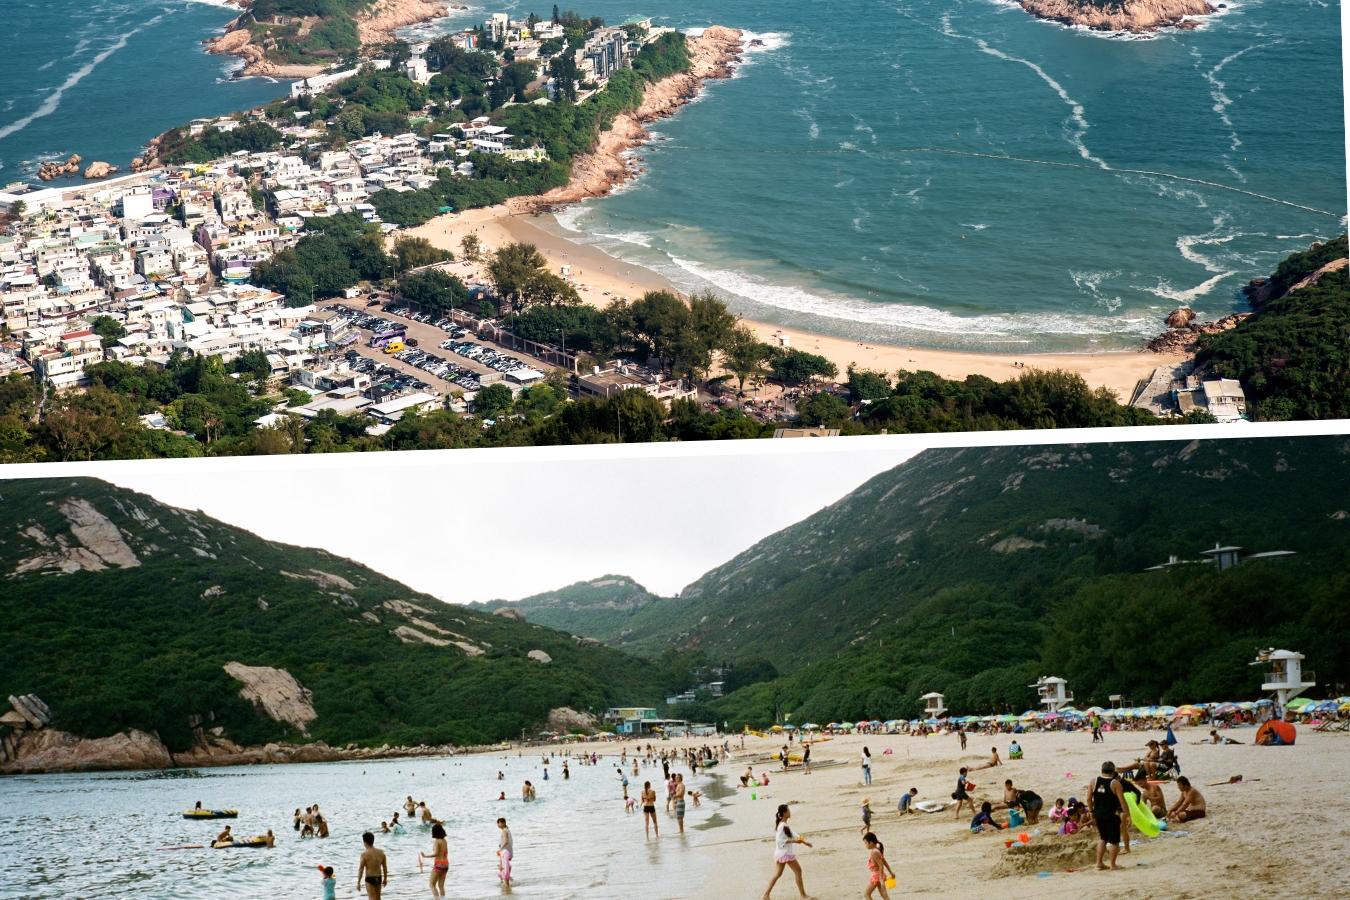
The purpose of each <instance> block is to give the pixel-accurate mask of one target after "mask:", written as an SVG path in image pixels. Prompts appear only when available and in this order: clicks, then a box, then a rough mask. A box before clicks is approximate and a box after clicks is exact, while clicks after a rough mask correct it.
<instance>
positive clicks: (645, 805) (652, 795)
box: [642, 781, 661, 837]
mask: <svg viewBox="0 0 1350 900" xmlns="http://www.w3.org/2000/svg"><path fill="white" fill-rule="evenodd" d="M649 824H650V825H651V828H652V831H655V832H656V836H657V837H660V836H661V829H660V827H659V826H658V825H657V824H656V791H654V790H652V783H651V782H650V781H644V782H642V833H643V834H644V835H647V837H651V835H650V834H648V833H647V826H648V825H649Z"/></svg>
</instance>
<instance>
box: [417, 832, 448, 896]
mask: <svg viewBox="0 0 1350 900" xmlns="http://www.w3.org/2000/svg"><path fill="white" fill-rule="evenodd" d="M424 859H430V860H431V896H433V897H444V896H445V876H446V875H447V874H448V873H449V872H450V850H449V846H448V845H447V844H446V842H445V829H444V828H442V827H441V826H440V825H432V826H431V855H430V856H427V855H426V854H425V853H423V852H421V851H420V850H419V851H418V853H417V864H418V866H421V864H422V860H424Z"/></svg>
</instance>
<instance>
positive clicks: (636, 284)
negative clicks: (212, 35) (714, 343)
mask: <svg viewBox="0 0 1350 900" xmlns="http://www.w3.org/2000/svg"><path fill="white" fill-rule="evenodd" d="M532 217H533V216H531V215H526V214H522V213H520V212H514V211H512V210H511V209H510V208H509V203H508V204H507V205H505V206H493V207H484V208H480V209H472V210H469V211H467V212H464V213H459V214H455V213H449V214H446V215H443V216H437V217H436V218H434V219H432V220H431V221H429V222H427V223H426V224H425V225H421V226H418V227H417V228H409V229H406V230H405V231H404V232H403V233H406V234H409V235H412V236H414V237H424V238H426V239H427V240H429V241H430V242H431V243H432V244H433V245H435V246H437V247H441V248H442V249H447V250H452V251H453V252H454V253H455V255H456V258H457V259H459V261H458V262H456V263H455V264H453V265H452V266H451V267H450V270H449V271H451V272H452V273H454V274H455V275H457V276H458V277H460V278H461V279H463V280H464V281H465V282H466V283H467V282H469V281H471V280H480V279H485V278H486V266H485V265H483V264H481V263H480V264H477V265H474V264H470V263H468V262H465V261H464V260H462V259H461V258H460V257H461V249H460V244H459V242H460V240H461V239H462V238H463V237H464V236H465V235H467V234H469V233H473V234H475V235H477V236H478V239H479V240H480V241H481V242H482V243H483V253H484V255H486V254H487V253H489V252H491V251H492V250H494V249H496V248H498V247H501V246H502V245H504V244H508V243H512V242H517V241H524V242H528V243H532V244H534V245H535V246H536V247H538V248H539V250H540V252H542V253H543V254H544V257H545V259H547V260H548V264H549V270H550V271H552V272H554V273H555V274H561V268H562V266H563V265H564V264H565V265H568V266H569V267H570V269H571V274H572V277H571V278H569V281H570V282H571V283H572V284H573V286H575V287H576V288H577V293H578V294H580V296H581V299H582V300H583V301H584V302H585V303H587V304H589V305H591V306H596V307H600V308H603V307H605V306H607V305H608V304H609V303H610V302H611V301H612V300H614V299H620V298H625V297H626V298H629V299H634V298H636V297H639V296H641V295H642V294H643V293H645V292H647V291H656V290H667V291H677V290H678V288H676V287H675V285H673V284H672V283H671V282H670V281H669V280H668V279H666V278H665V277H664V276H662V275H660V274H659V273H657V272H653V271H652V270H650V269H646V268H643V267H642V266H640V265H635V264H633V263H629V262H627V261H625V260H622V259H618V258H616V257H613V256H609V255H608V254H606V253H604V252H603V251H602V250H600V249H598V248H596V247H594V246H591V245H589V244H582V243H579V242H576V241H571V240H569V239H567V238H565V237H560V236H558V235H555V234H553V233H552V232H550V231H546V230H544V229H543V228H540V227H539V226H538V225H535V224H534V223H532V222H531V221H530V219H531V218H532ZM741 321H742V322H744V323H745V324H747V325H749V326H750V327H751V328H753V329H754V330H755V332H756V333H757V334H758V335H759V337H760V339H761V340H763V341H765V342H766V343H770V344H781V339H782V338H783V337H786V339H787V346H788V347H790V348H795V349H797V350H804V351H806V352H807V353H817V354H819V355H821V356H824V357H825V358H826V359H828V360H829V361H830V362H832V363H834V364H835V366H837V367H838V369H839V377H840V378H841V379H842V378H844V377H845V372H846V370H847V369H848V366H849V364H850V363H856V364H857V366H858V367H859V368H867V369H879V370H882V371H885V372H889V373H892V374H893V373H894V372H895V371H896V370H897V369H908V370H909V371H911V372H912V371H918V370H926V371H930V372H933V373H935V374H937V375H940V376H942V377H943V378H949V379H955V380H961V379H964V378H965V377H966V376H968V375H984V376H987V377H989V378H993V379H994V380H995V381H1006V380H1008V379H1009V378H1015V377H1017V376H1018V375H1020V374H1022V373H1023V372H1025V371H1027V370H1029V369H1046V370H1049V369H1064V370H1065V371H1069V372H1074V373H1077V374H1078V375H1081V376H1082V377H1083V380H1084V381H1086V382H1087V383H1088V386H1089V387H1092V388H1097V387H1106V388H1108V389H1109V390H1111V391H1112V392H1113V393H1115V395H1116V396H1117V398H1118V399H1119V401H1120V402H1122V403H1128V402H1129V400H1130V397H1131V396H1132V395H1133V393H1134V389H1135V387H1136V385H1137V383H1138V382H1139V381H1141V380H1147V379H1148V378H1149V376H1150V375H1152V373H1153V370H1154V369H1156V368H1157V367H1159V366H1165V365H1175V364H1176V363H1179V362H1181V361H1182V360H1185V359H1189V358H1190V355H1189V354H1187V353H1185V352H1179V351H1175V350H1174V351H1171V352H1162V353H1158V352H1151V351H1149V350H1147V348H1144V347H1141V348H1139V349H1138V350H1108V351H1102V352H1096V353H1093V352H1083V353H1027V354H1022V355H1017V356H1014V355H1012V354H1003V353H995V352H980V351H973V350H946V349H940V348H929V347H922V346H918V345H914V346H898V345H893V344H885V343H877V342H866V343H862V342H858V341H854V340H850V339H848V338H841V337H834V336H832V335H827V334H820V333H816V332H810V331H805V330H802V329H798V328H789V327H785V326H780V325H777V324H773V323H769V322H761V321H757V320H753V319H742V320H741ZM1163 330H1166V329H1163ZM1014 363H1024V364H1025V368H1023V367H1020V366H1015V365H1014Z"/></svg>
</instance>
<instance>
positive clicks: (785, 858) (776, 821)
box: [764, 803, 811, 900]
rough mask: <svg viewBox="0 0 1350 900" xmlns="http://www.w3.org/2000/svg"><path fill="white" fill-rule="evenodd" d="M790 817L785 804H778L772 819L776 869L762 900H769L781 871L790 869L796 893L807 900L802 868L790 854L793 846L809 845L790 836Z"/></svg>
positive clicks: (790, 811) (804, 840) (790, 814)
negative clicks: (795, 881)
mask: <svg viewBox="0 0 1350 900" xmlns="http://www.w3.org/2000/svg"><path fill="white" fill-rule="evenodd" d="M791 817H792V810H790V809H788V805H787V804H786V803H780V804H778V812H777V813H776V814H775V815H774V818H773V828H774V842H773V861H774V865H775V866H776V868H775V869H774V872H773V877H772V878H770V879H769V886H768V887H766V888H765V889H764V900H769V895H770V894H771V893H773V886H774V885H775V884H777V883H778V879H779V878H782V877H783V869H785V868H786V869H791V870H792V874H793V876H794V877H795V878H796V879H797V893H798V894H799V895H801V897H802V900H807V897H806V886H805V885H803V884H802V866H801V863H799V862H797V857H796V855H795V854H794V853H793V852H792V845H793V844H805V845H806V846H808V847H810V846H811V844H810V843H808V842H807V841H806V839H805V838H799V837H796V836H794V835H793V834H792V829H791V828H789V827H788V819H789V818H791Z"/></svg>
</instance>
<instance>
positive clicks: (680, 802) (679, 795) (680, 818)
mask: <svg viewBox="0 0 1350 900" xmlns="http://www.w3.org/2000/svg"><path fill="white" fill-rule="evenodd" d="M685 791H686V788H685V786H684V776H683V775H676V776H675V821H676V822H678V823H679V825H680V834H684V795H685Z"/></svg>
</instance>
